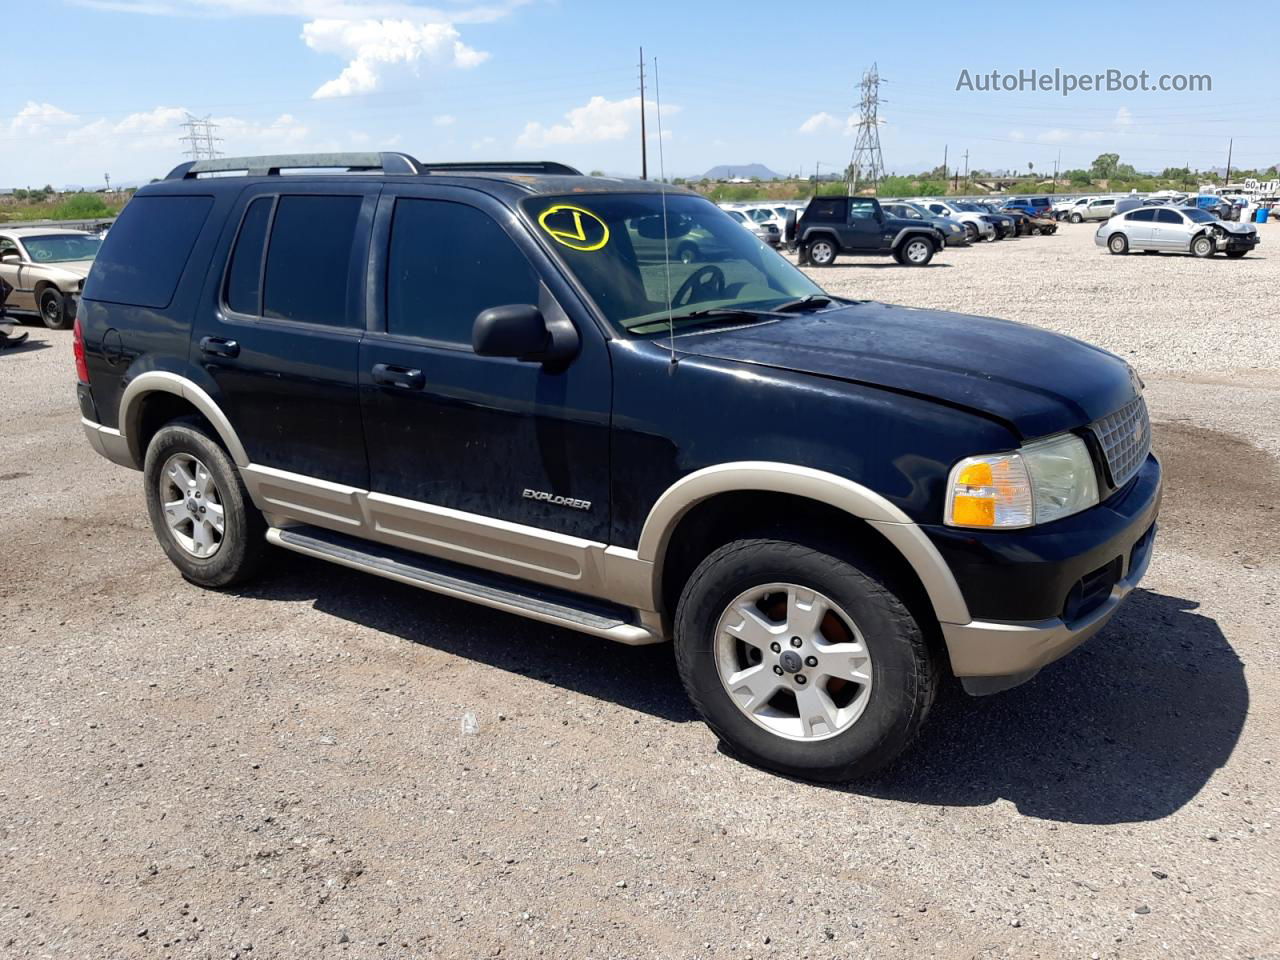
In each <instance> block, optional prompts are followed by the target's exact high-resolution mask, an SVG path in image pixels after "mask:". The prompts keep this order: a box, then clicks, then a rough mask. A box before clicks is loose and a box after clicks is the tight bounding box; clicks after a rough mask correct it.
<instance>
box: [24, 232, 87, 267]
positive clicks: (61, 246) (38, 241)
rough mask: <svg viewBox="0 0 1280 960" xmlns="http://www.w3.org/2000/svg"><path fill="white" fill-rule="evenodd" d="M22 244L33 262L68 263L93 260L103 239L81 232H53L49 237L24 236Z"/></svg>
mask: <svg viewBox="0 0 1280 960" xmlns="http://www.w3.org/2000/svg"><path fill="white" fill-rule="evenodd" d="M22 245H23V246H24V247H26V248H27V256H28V257H30V258H31V261H32V262H33V263H66V262H68V261H71V260H92V259H93V258H94V257H96V256H97V255H98V248H99V247H100V246H102V241H101V240H99V239H98V238H97V237H90V236H87V235H86V236H80V235H79V234H74V233H70V234H53V235H51V236H48V237H23V238H22Z"/></svg>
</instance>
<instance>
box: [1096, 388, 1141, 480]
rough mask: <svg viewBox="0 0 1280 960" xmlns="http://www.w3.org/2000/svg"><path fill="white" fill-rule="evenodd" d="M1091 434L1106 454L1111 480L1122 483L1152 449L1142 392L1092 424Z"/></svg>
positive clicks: (1130, 477) (1130, 476) (1135, 470)
mask: <svg viewBox="0 0 1280 960" xmlns="http://www.w3.org/2000/svg"><path fill="white" fill-rule="evenodd" d="M1091 429H1092V430H1093V434H1094V436H1096V437H1097V438H1098V443H1099V444H1100V445H1101V446H1102V452H1103V454H1104V455H1105V456H1106V458H1107V472H1108V473H1110V474H1111V483H1112V485H1113V486H1116V487H1123V486H1124V485H1125V484H1126V483H1128V482H1129V481H1130V480H1131V479H1133V475H1134V474H1135V473H1137V472H1138V469H1139V468H1140V467H1141V466H1142V463H1143V461H1144V460H1146V459H1147V454H1148V453H1150V452H1151V419H1150V417H1148V416H1147V402H1146V401H1145V400H1143V399H1142V397H1141V396H1138V397H1134V398H1133V400H1131V401H1129V403H1127V404H1125V405H1124V406H1123V407H1121V408H1120V409H1119V410H1117V411H1116V412H1115V413H1112V414H1108V415H1107V416H1105V417H1103V418H1102V419H1101V420H1099V421H1097V422H1096V423H1094V424H1093V426H1092V428H1091Z"/></svg>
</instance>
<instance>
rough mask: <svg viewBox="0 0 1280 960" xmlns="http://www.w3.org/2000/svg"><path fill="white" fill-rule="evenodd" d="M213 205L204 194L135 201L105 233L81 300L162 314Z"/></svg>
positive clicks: (211, 198) (148, 198)
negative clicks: (160, 311) (120, 305)
mask: <svg viewBox="0 0 1280 960" xmlns="http://www.w3.org/2000/svg"><path fill="white" fill-rule="evenodd" d="M212 207H213V197H209V196H152V197H135V198H134V199H133V200H131V201H130V202H129V203H128V204H127V205H126V206H125V208H124V209H123V210H122V211H121V212H120V216H119V217H118V218H117V219H116V222H115V223H114V224H113V225H112V227H111V230H110V231H109V232H108V233H107V239H106V241H105V242H104V243H103V244H102V249H101V250H100V251H99V252H98V256H97V258H96V259H95V260H94V263H93V269H92V270H91V271H90V272H89V278H88V280H86V281H85V289H84V297H85V299H86V300H103V301H106V302H108V303H120V304H125V305H128V306H135V307H151V308H152V309H156V310H163V309H164V308H165V307H167V306H169V304H170V302H172V300H173V294H174V291H176V290H177V289H178V281H179V280H180V279H181V278H182V271H183V269H184V268H185V267H186V265H187V260H188V259H189V258H190V256H191V250H192V248H193V247H194V246H195V243H196V239H197V238H198V237H199V236H200V230H201V229H202V228H203V227H204V223H205V220H207V219H208V217H209V210H210V208H212Z"/></svg>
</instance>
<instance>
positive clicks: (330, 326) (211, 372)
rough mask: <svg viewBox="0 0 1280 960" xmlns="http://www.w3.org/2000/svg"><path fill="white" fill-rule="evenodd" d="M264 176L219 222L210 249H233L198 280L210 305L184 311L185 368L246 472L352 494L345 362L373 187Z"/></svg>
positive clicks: (354, 433) (358, 463)
mask: <svg viewBox="0 0 1280 960" xmlns="http://www.w3.org/2000/svg"><path fill="white" fill-rule="evenodd" d="M273 179H275V180H278V181H280V182H279V183H278V184H276V183H272V184H264V185H261V186H258V187H252V188H250V189H249V190H248V191H246V193H245V195H244V196H243V197H242V198H241V200H240V202H239V204H238V207H237V210H238V212H233V214H232V216H231V217H230V218H228V222H229V228H228V230H227V231H226V235H224V236H223V238H222V241H221V242H222V244H223V246H222V247H221V249H224V250H225V249H227V248H228V247H230V246H231V244H232V243H233V242H234V248H233V249H232V250H231V255H230V258H229V261H230V262H229V265H228V267H227V269H226V272H225V275H220V276H215V277H211V278H210V281H209V284H208V287H209V289H208V292H207V294H206V295H207V296H208V297H209V298H210V299H213V300H216V304H217V306H216V309H211V310H199V311H197V312H196V320H195V323H194V325H193V328H192V336H191V355H192V363H193V365H198V366H199V367H201V368H203V369H204V371H205V372H206V374H207V377H208V379H207V381H206V384H207V386H206V389H208V388H209V387H210V386H211V387H212V390H211V393H213V394H214V400H215V401H216V402H217V403H218V405H219V406H220V407H221V408H222V410H223V412H224V413H225V414H226V415H227V418H228V419H229V420H230V421H231V425H232V426H233V427H234V428H235V430H236V433H237V434H238V435H239V437H240V441H241V443H243V445H244V447H245V451H246V453H247V454H248V456H249V460H250V462H251V463H252V464H253V465H254V466H255V467H268V468H271V469H273V470H276V471H285V472H286V473H289V474H298V475H300V477H297V478H278V479H280V480H281V482H285V483H290V484H292V485H294V486H296V485H297V484H298V483H305V482H306V481H304V480H303V479H302V478H306V480H308V481H309V480H324V481H329V482H331V483H337V484H343V485H345V486H350V487H355V488H364V487H366V486H367V485H368V479H369V473H368V462H367V459H366V457H365V448H364V433H363V427H362V424H361V418H360V400H359V394H358V391H357V384H358V368H357V364H358V362H359V353H360V338H361V336H362V335H363V330H362V327H363V323H364V292H365V288H364V278H365V272H366V265H367V262H368V249H369V226H370V224H371V223H372V220H373V211H374V209H375V207H376V204H377V195H378V191H379V189H380V186H379V185H377V184H374V183H372V182H369V181H364V182H360V181H358V180H356V178H349V179H348V180H347V181H345V182H336V181H335V182H333V183H331V184H319V183H318V184H314V185H307V186H302V187H296V188H289V187H288V186H287V183H288V178H286V177H279V178H273ZM352 181H355V182H352ZM220 262H225V261H220ZM330 519H331V518H330ZM316 520H317V522H322V521H324V520H325V517H324V516H322V515H319V514H317V517H316Z"/></svg>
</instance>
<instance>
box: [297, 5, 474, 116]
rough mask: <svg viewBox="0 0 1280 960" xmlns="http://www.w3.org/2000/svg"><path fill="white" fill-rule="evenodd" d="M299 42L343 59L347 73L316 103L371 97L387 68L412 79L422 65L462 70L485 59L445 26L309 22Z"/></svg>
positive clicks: (332, 82)
mask: <svg viewBox="0 0 1280 960" xmlns="http://www.w3.org/2000/svg"><path fill="white" fill-rule="evenodd" d="M302 39H303V40H304V41H305V42H306V44H307V46H308V47H310V48H311V49H312V50H315V51H316V52H317V53H330V54H337V55H338V56H342V57H345V58H346V59H347V61H348V62H347V66H346V68H345V69H344V70H343V71H342V73H340V74H339V75H338V76H337V77H336V78H334V79H333V80H330V81H328V82H327V83H324V84H321V86H320V87H319V89H317V90H316V91H315V93H313V94H312V97H314V98H315V99H317V100H323V99H326V98H328V97H348V96H352V95H355V94H362V93H372V92H373V91H374V90H377V89H378V87H379V86H381V84H382V77H383V74H384V72H385V71H386V70H387V68H389V67H393V66H397V65H400V66H407V67H408V68H409V69H410V70H411V71H412V72H413V73H415V74H416V73H417V72H418V70H419V68H420V67H421V66H422V65H423V64H426V65H428V66H436V67H459V68H462V69H467V68H469V67H475V66H478V65H479V64H481V63H483V62H484V61H485V60H487V59H488V58H489V54H487V53H484V52H481V51H479V50H475V49H473V48H471V47H469V46H467V45H466V44H465V43H463V42H462V39H461V35H460V34H459V33H458V31H457V29H456V28H455V27H454V26H453V25H452V24H449V23H424V24H417V23H414V22H412V21H410V20H372V19H370V20H312V21H311V22H310V23H306V24H304V25H303V27H302Z"/></svg>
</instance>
